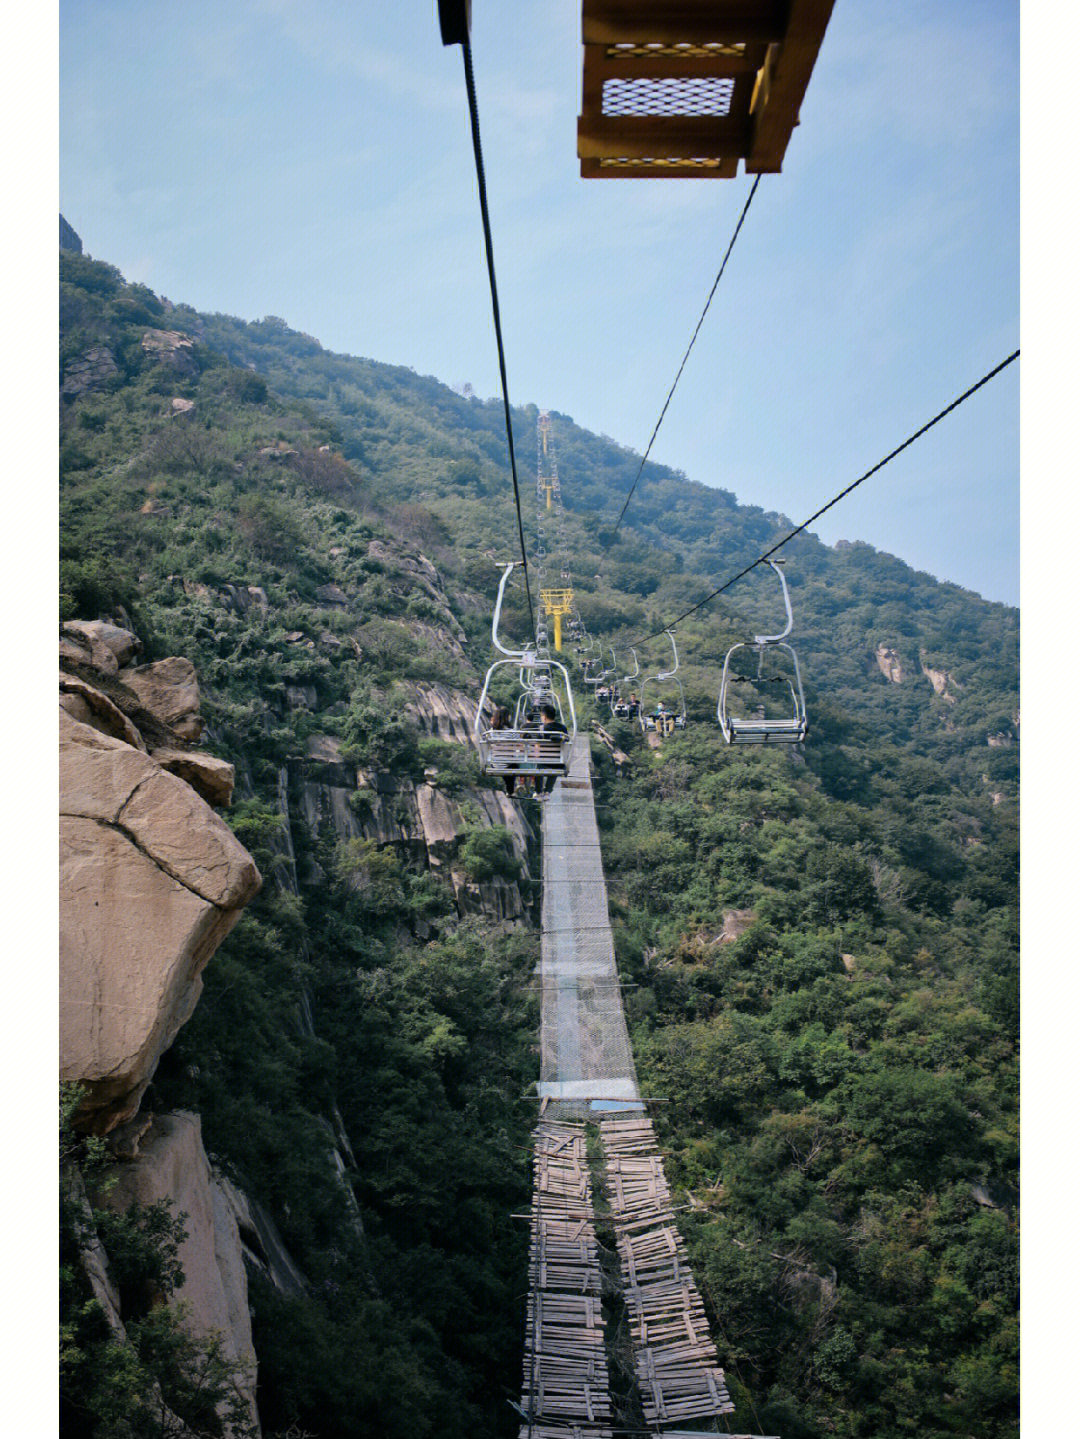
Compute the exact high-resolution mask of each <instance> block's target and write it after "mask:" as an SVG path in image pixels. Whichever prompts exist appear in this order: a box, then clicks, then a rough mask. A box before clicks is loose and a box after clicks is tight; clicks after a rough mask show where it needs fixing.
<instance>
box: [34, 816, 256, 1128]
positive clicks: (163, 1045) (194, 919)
mask: <svg viewBox="0 0 1080 1439" xmlns="http://www.w3.org/2000/svg"><path fill="white" fill-rule="evenodd" d="M60 847H61V858H60V885H61V896H62V902H61V910H60V996H61V998H60V1077H61V1078H62V1079H64V1080H71V1081H77V1082H79V1083H82V1084H85V1085H86V1086H87V1089H88V1097H87V1102H86V1106H85V1113H86V1114H87V1116H90V1115H93V1127H94V1128H95V1129H96V1130H98V1131H99V1132H103V1133H104V1132H107V1131H108V1130H109V1129H111V1128H113V1127H114V1126H115V1125H117V1124H120V1123H123V1122H124V1121H126V1120H128V1119H130V1118H132V1116H133V1115H134V1114H135V1113H136V1111H137V1110H138V1107H139V1100H140V1099H141V1097H142V1094H143V1091H144V1090H145V1088H146V1086H147V1084H148V1083H149V1082H150V1078H151V1076H152V1074H153V1072H154V1069H155V1067H156V1065H157V1061H158V1059H159V1058H160V1056H161V1054H162V1053H163V1051H164V1050H165V1049H167V1048H168V1046H169V1045H170V1044H171V1043H172V1041H173V1039H174V1038H175V1036H176V1033H177V1031H178V1030H179V1029H180V1026H181V1025H182V1024H184V1023H185V1021H186V1020H188V1019H189V1018H190V1017H191V1013H192V1010H193V1009H194V1008H195V1004H196V1002H197V1000H198V997H199V993H200V991H201V988H202V982H201V980H200V979H199V974H200V973H201V971H202V969H203V966H204V965H205V964H206V961H207V960H208V959H209V958H210V956H211V955H212V954H213V952H214V950H215V949H217V947H218V945H219V944H220V943H221V941H222V940H223V939H224V937H225V935H226V934H227V933H228V932H229V930H230V929H231V928H232V927H233V925H234V924H235V923H236V920H237V918H238V917H239V913H240V911H239V910H238V909H232V910H220V909H217V908H216V907H215V906H214V905H212V904H208V903H207V902H206V901H205V900H203V899H201V898H200V897H199V896H198V895H196V894H193V893H192V891H191V890H189V889H185V888H184V886H183V885H182V884H180V883H179V882H178V881H177V880H175V879H173V878H172V877H171V876H170V875H168V874H166V873H165V872H164V871H163V870H161V869H159V868H158V867H157V865H155V864H154V863H153V861H152V860H150V859H148V858H147V856H146V855H145V854H143V853H142V851H141V850H139V849H138V848H137V847H136V846H135V845H134V844H133V843H132V842H131V840H130V839H128V838H127V836H126V835H124V834H121V833H120V831H119V830H116V829H112V828H110V827H109V826H108V825H105V824H102V823H100V822H99V821H97V820H92V819H84V818H81V817H77V816H65V817H63V818H62V819H61V821H60Z"/></svg>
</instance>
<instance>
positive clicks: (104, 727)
mask: <svg viewBox="0 0 1080 1439" xmlns="http://www.w3.org/2000/svg"><path fill="white" fill-rule="evenodd" d="M60 705H61V708H62V709H64V710H66V711H67V713H68V714H69V715H71V716H72V718H73V719H77V720H79V721H81V722H82V723H83V724H87V725H90V726H91V727H92V728H93V729H96V730H100V731H101V733H102V734H105V735H110V736H111V737H112V738H113V739H117V740H123V741H124V743H125V744H129V745H133V746H134V748H135V749H145V748H146V746H145V745H144V744H143V738H142V735H141V734H140V733H139V731H138V730H137V729H136V728H135V726H134V725H133V724H132V723H131V721H130V720H129V719H128V717H127V715H126V714H124V712H123V710H121V709H119V708H118V707H117V706H116V705H115V704H114V703H113V702H112V700H111V699H109V697H108V695H105V694H102V692H101V690H99V689H96V688H95V687H94V685H92V684H88V683H87V681H86V680H81V679H79V677H78V676H77V675H69V674H65V673H64V671H63V670H61V671H60Z"/></svg>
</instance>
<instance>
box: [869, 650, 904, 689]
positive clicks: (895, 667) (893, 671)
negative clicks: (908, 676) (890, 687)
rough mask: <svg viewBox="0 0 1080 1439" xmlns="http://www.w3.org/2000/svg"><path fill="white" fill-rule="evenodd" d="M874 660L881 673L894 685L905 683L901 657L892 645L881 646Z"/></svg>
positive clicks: (875, 653) (876, 651)
mask: <svg viewBox="0 0 1080 1439" xmlns="http://www.w3.org/2000/svg"><path fill="white" fill-rule="evenodd" d="M874 658H875V659H876V660H877V667H878V669H879V670H880V671H881V673H882V674H883V675H884V676H885V678H886V679H887V680H889V681H890V682H891V683H892V684H894V685H902V684H903V683H904V678H905V671H904V666H903V664H902V662H901V660H900V656H899V655H898V654H897V652H896V650H895V649H893V647H892V645H887V644H884V643H882V644H879V645H878V647H877V649H876V650H875V651H874Z"/></svg>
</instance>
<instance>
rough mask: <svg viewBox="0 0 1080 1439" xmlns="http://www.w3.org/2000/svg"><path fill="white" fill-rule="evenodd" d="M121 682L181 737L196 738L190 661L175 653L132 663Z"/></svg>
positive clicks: (196, 687)
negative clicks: (164, 657)
mask: <svg viewBox="0 0 1080 1439" xmlns="http://www.w3.org/2000/svg"><path fill="white" fill-rule="evenodd" d="M124 683H125V684H126V685H127V687H128V688H129V689H130V690H133V691H134V693H135V694H136V695H137V696H138V698H139V700H140V702H141V703H142V704H143V705H145V706H146V708H147V709H148V710H150V712H151V713H152V714H155V715H157V717H158V718H159V719H160V720H162V721H163V722H164V723H165V724H167V725H168V726H169V728H170V729H171V730H172V731H173V732H174V733H175V734H177V735H179V736H180V738H181V739H187V740H197V739H198V738H199V736H200V735H201V734H202V728H203V723H202V719H201V717H200V715H199V681H198V679H197V678H196V676H195V666H194V665H193V664H192V663H191V661H190V660H188V659H183V658H182V657H181V656H178V655H176V656H173V657H172V658H170V659H167V660H157V661H156V662H155V663H154V664H149V665H136V666H135V668H134V669H131V670H128V671H127V672H126V673H125V675H124Z"/></svg>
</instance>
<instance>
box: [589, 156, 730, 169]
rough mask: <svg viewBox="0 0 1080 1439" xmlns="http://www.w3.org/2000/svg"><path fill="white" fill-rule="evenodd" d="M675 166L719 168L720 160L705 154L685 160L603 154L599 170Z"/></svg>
mask: <svg viewBox="0 0 1080 1439" xmlns="http://www.w3.org/2000/svg"><path fill="white" fill-rule="evenodd" d="M675 167H677V168H678V169H680V170H717V169H719V168H720V161H719V160H714V159H710V158H709V157H708V156H707V155H705V156H702V157H701V158H700V159H696V160H694V159H691V160H685V159H681V158H679V157H678V156H674V157H672V158H670V159H656V158H655V157H654V158H653V159H646V160H635V159H629V158H627V157H626V156H622V157H618V156H611V157H608V156H605V157H603V158H602V159H601V160H600V168H601V170H650V169H651V170H660V169H665V170H670V169H672V168H675Z"/></svg>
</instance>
